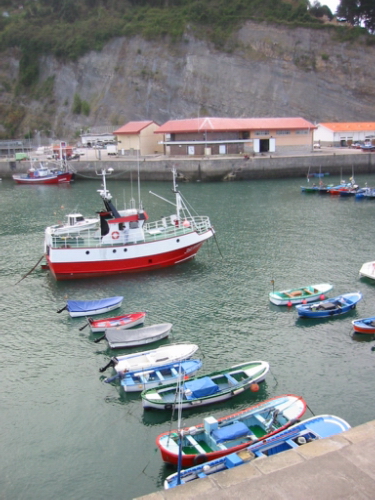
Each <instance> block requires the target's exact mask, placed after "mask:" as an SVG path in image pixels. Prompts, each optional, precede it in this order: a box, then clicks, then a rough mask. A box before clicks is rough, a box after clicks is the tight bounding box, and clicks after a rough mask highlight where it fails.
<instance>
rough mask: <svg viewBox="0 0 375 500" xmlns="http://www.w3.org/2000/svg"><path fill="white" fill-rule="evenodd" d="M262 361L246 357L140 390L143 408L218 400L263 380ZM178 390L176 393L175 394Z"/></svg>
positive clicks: (182, 406)
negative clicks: (182, 379) (199, 374)
mask: <svg viewBox="0 0 375 500" xmlns="http://www.w3.org/2000/svg"><path fill="white" fill-rule="evenodd" d="M269 368H270V367H269V364H268V363H267V362H265V361H248V362H246V363H241V364H239V365H235V366H232V367H231V368H227V369H224V370H220V371H217V372H214V373H211V374H210V375H206V376H203V377H197V378H194V379H192V380H188V381H186V382H184V383H183V384H182V385H181V387H180V385H179V384H168V385H164V386H161V387H155V388H154V389H148V390H145V391H143V392H142V394H141V397H142V405H143V408H144V409H149V408H154V409H157V410H172V409H173V407H174V406H176V407H177V408H180V409H187V408H195V407H196V406H203V405H208V404H212V403H219V402H221V401H226V400H227V399H230V398H233V397H234V396H237V395H238V394H241V393H242V392H243V391H244V390H245V389H249V387H250V386H251V385H252V384H254V383H260V382H263V381H264V379H265V378H266V375H267V373H268V371H269ZM178 393H180V394H179V397H178V398H177V397H176V396H177V395H178Z"/></svg>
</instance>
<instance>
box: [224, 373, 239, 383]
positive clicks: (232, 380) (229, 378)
mask: <svg viewBox="0 0 375 500" xmlns="http://www.w3.org/2000/svg"><path fill="white" fill-rule="evenodd" d="M225 376H226V377H227V380H228V382H229V384H230V385H238V382H237V380H236V379H235V378H234V377H232V375H228V374H226V375H225Z"/></svg>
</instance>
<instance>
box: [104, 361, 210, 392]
mask: <svg viewBox="0 0 375 500" xmlns="http://www.w3.org/2000/svg"><path fill="white" fill-rule="evenodd" d="M200 368H202V361H200V360H199V359H188V360H185V361H180V362H179V363H169V364H166V365H162V366H158V367H156V368H152V369H150V370H139V371H135V372H127V373H125V374H123V373H117V374H116V375H114V376H113V377H109V378H106V379H104V382H107V383H110V382H114V381H115V380H118V379H120V381H121V382H120V383H121V386H122V387H123V389H124V391H125V392H141V391H144V390H145V389H152V388H153V387H156V386H157V385H163V384H170V383H172V382H178V381H181V380H185V379H186V378H189V377H192V376H193V375H195V374H196V373H197V371H198V370H199V369H200Z"/></svg>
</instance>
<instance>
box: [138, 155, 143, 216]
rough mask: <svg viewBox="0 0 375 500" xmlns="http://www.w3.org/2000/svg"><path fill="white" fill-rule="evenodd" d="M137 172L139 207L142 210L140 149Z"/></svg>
mask: <svg viewBox="0 0 375 500" xmlns="http://www.w3.org/2000/svg"><path fill="white" fill-rule="evenodd" d="M137 174H138V208H139V210H142V202H141V182H140V176H139V150H138V149H137Z"/></svg>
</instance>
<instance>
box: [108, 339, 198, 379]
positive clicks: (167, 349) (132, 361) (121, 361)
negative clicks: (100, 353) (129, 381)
mask: <svg viewBox="0 0 375 500" xmlns="http://www.w3.org/2000/svg"><path fill="white" fill-rule="evenodd" d="M197 350H198V346H197V344H170V345H164V346H161V347H158V348H157V349H151V350H148V351H142V352H135V353H133V354H124V355H122V356H114V357H113V358H111V360H110V361H109V363H108V364H107V365H105V366H103V368H100V369H99V371H100V372H101V373H103V372H104V371H105V370H106V369H107V368H110V367H112V366H113V367H114V369H115V371H116V372H117V373H120V374H121V373H124V372H125V371H140V370H151V369H152V368H156V367H158V366H163V365H166V364H168V363H176V362H178V361H183V360H185V359H189V358H192V357H193V356H194V354H195V353H196V352H197Z"/></svg>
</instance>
